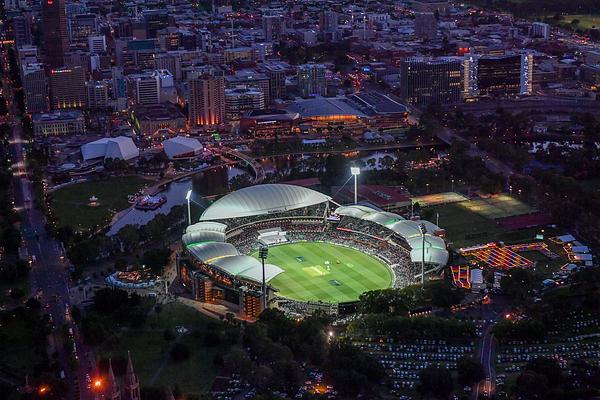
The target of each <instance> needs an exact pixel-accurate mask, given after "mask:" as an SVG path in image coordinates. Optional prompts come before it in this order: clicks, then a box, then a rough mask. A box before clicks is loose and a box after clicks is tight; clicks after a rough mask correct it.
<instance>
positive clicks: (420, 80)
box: [400, 57, 463, 106]
mask: <svg viewBox="0 0 600 400" xmlns="http://www.w3.org/2000/svg"><path fill="white" fill-rule="evenodd" d="M461 68H462V60H461V59H460V58H457V57H440V58H423V57H413V58H408V59H406V60H404V61H402V63H401V64H400V81H401V85H400V91H401V93H402V97H403V98H404V99H405V100H406V102H408V103H409V104H410V105H415V106H428V105H430V104H454V103H458V102H459V101H460V100H461V92H462V88H463V86H462V81H461Z"/></svg>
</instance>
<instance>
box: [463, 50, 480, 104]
mask: <svg viewBox="0 0 600 400" xmlns="http://www.w3.org/2000/svg"><path fill="white" fill-rule="evenodd" d="M478 59H479V56H477V55H473V54H466V55H465V59H464V60H463V65H462V82H463V83H462V85H463V88H462V92H463V99H465V100H467V99H473V98H475V97H477V96H478V95H479V89H478V87H477V61H478Z"/></svg>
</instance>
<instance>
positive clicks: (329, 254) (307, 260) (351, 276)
mask: <svg viewBox="0 0 600 400" xmlns="http://www.w3.org/2000/svg"><path fill="white" fill-rule="evenodd" d="M253 256H254V257H258V253H254V254H253ZM298 257H302V258H303V259H302V260H299V259H298ZM325 261H329V262H330V266H329V270H328V269H327V267H326V264H325ZM338 261H339V264H338ZM267 263H269V264H275V265H277V266H279V267H281V268H282V269H283V270H284V272H282V273H281V274H279V275H277V276H276V277H275V278H273V279H272V280H271V281H269V285H271V286H273V287H274V288H276V289H278V290H279V292H278V294H279V295H280V296H282V297H287V298H291V299H294V300H302V301H323V302H327V303H340V302H346V301H355V300H358V297H359V296H360V295H361V294H362V293H364V292H366V291H369V290H375V289H384V288H388V287H390V286H391V285H392V272H391V271H390V269H389V268H388V267H387V266H386V265H385V264H384V263H383V262H381V261H379V260H378V259H376V258H374V257H372V256H370V255H368V254H365V253H362V252H360V251H358V250H355V249H350V248H347V247H343V246H338V245H333V244H329V243H317V242H308V243H293V244H284V245H280V246H275V247H271V248H269V255H268V258H267Z"/></svg>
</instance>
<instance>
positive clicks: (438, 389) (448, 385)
mask: <svg viewBox="0 0 600 400" xmlns="http://www.w3.org/2000/svg"><path fill="white" fill-rule="evenodd" d="M453 387H454V383H453V382H452V375H450V371H449V370H448V369H446V368H441V367H438V366H430V367H427V368H425V369H424V370H422V371H421V372H420V373H419V383H418V385H417V392H419V393H420V394H421V395H423V396H431V397H434V398H439V399H447V398H448V397H449V396H450V395H451V394H452V390H453Z"/></svg>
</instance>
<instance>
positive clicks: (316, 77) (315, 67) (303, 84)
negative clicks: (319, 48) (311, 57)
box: [298, 63, 327, 97]
mask: <svg viewBox="0 0 600 400" xmlns="http://www.w3.org/2000/svg"><path fill="white" fill-rule="evenodd" d="M326 72H327V68H326V67H325V65H323V64H313V63H308V64H303V65H300V66H298V91H299V92H300V95H301V96H302V97H310V96H314V95H318V96H326V95H327V79H326V76H325V74H326Z"/></svg>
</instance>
